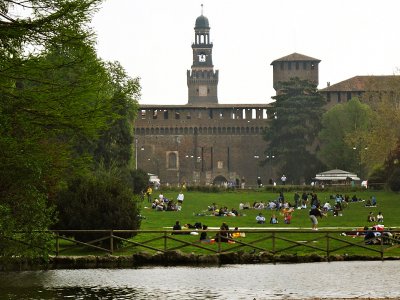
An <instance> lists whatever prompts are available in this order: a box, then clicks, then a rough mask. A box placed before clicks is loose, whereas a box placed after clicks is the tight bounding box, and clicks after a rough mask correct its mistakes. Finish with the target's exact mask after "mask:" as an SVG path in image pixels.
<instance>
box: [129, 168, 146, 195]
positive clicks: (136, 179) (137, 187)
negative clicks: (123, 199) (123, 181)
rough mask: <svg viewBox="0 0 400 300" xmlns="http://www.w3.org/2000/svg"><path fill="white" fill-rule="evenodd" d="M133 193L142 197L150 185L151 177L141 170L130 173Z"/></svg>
mask: <svg viewBox="0 0 400 300" xmlns="http://www.w3.org/2000/svg"><path fill="white" fill-rule="evenodd" d="M130 174H131V179H130V180H131V182H132V189H133V193H134V194H137V195H140V194H141V193H142V192H143V191H144V190H145V189H146V186H147V185H148V183H149V175H147V173H146V172H145V171H143V170H141V169H137V170H132V171H130Z"/></svg>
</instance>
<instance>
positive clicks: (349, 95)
mask: <svg viewBox="0 0 400 300" xmlns="http://www.w3.org/2000/svg"><path fill="white" fill-rule="evenodd" d="M350 99H351V92H347V101H349V100H350Z"/></svg>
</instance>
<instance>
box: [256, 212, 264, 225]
mask: <svg viewBox="0 0 400 300" xmlns="http://www.w3.org/2000/svg"><path fill="white" fill-rule="evenodd" d="M256 221H257V223H258V224H265V217H264V216H263V214H262V213H259V214H258V215H257V217H256Z"/></svg>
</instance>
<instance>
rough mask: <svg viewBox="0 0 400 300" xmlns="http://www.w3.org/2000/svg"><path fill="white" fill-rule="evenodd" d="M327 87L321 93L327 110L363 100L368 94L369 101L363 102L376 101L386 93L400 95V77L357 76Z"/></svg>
mask: <svg viewBox="0 0 400 300" xmlns="http://www.w3.org/2000/svg"><path fill="white" fill-rule="evenodd" d="M327 85H328V86H327V87H326V88H323V89H321V90H320V93H321V94H323V95H324V97H325V99H326V102H327V108H330V107H332V106H333V105H336V104H338V103H343V102H346V101H349V100H350V99H351V98H354V97H358V98H359V99H360V100H362V99H363V97H364V96H365V95H366V94H367V95H366V96H368V99H363V100H364V101H367V102H368V101H374V100H376V99H375V98H376V97H380V96H382V94H385V93H389V94H390V93H399V91H400V76H395V75H392V76H355V77H352V78H350V79H347V80H343V81H341V82H338V83H336V84H333V85H330V83H328V84H327Z"/></svg>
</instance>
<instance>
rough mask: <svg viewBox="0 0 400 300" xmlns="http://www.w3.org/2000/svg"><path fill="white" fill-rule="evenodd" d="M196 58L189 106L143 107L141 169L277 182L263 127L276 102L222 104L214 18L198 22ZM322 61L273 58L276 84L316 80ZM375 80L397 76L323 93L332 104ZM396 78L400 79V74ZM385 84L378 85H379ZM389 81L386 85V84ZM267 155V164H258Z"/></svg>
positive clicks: (359, 79) (175, 179)
mask: <svg viewBox="0 0 400 300" xmlns="http://www.w3.org/2000/svg"><path fill="white" fill-rule="evenodd" d="M194 33H195V35H194V42H193V44H192V51H193V63H192V66H191V69H190V70H187V88H188V101H187V104H185V105H140V110H139V114H138V117H137V120H136V122H135V137H136V142H135V151H136V154H135V156H136V158H137V167H138V168H140V169H143V170H145V171H147V172H149V173H153V174H157V175H158V176H159V178H160V179H161V184H170V185H175V186H176V185H181V184H183V183H186V184H188V185H209V184H220V183H222V182H234V183H237V182H238V181H239V182H242V181H244V182H245V184H246V186H255V185H256V183H257V178H258V177H260V179H261V180H262V183H263V184H267V183H268V182H269V180H270V179H273V180H277V178H280V176H281V175H282V174H276V170H275V169H276V168H275V167H274V166H275V165H277V164H278V160H279V156H278V155H277V154H274V153H267V154H266V153H265V149H266V142H265V141H264V140H263V137H262V133H263V129H264V128H266V127H267V126H268V120H269V119H271V117H272V116H271V114H270V111H269V110H270V109H271V108H272V107H273V103H271V104H219V103H218V79H219V73H218V70H214V65H213V57H212V54H213V53H212V50H213V43H212V42H211V39H210V26H209V21H208V19H207V18H206V17H205V16H203V14H202V15H201V16H199V17H198V18H197V19H196V22H195V27H194ZM319 63H320V60H319V59H316V58H312V57H309V56H306V55H302V54H298V53H293V54H290V55H287V56H284V57H282V58H279V59H276V60H274V61H273V62H272V63H271V65H272V68H273V87H274V89H275V91H276V92H277V93H279V87H280V82H285V81H289V80H290V78H292V77H299V78H300V79H303V80H304V79H307V80H310V81H313V82H314V83H316V84H317V85H318V66H319ZM370 77H373V78H374V79H375V80H377V82H385V81H386V80H389V79H393V77H399V76H356V77H353V78H351V79H348V80H345V81H343V82H340V83H338V84H335V85H330V86H328V87H326V88H324V89H322V90H320V92H321V93H322V94H323V95H324V97H325V99H326V101H327V104H326V106H327V108H328V107H330V106H332V105H335V104H336V103H340V102H342V101H347V100H349V99H351V98H352V97H353V96H361V95H362V94H363V93H364V92H365V91H366V90H365V86H366V82H367V81H368V79H369V78H370ZM396 80H397V78H396ZM378 85H379V84H378ZM382 86H384V84H382ZM261 160H266V162H267V163H266V164H265V165H264V166H260V164H259V162H260V161H261Z"/></svg>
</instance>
